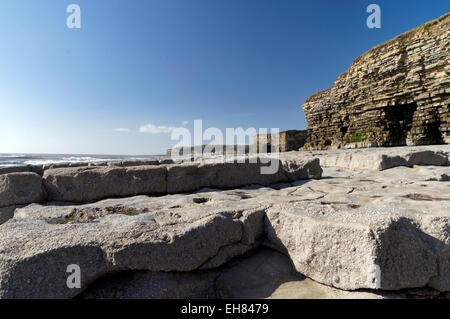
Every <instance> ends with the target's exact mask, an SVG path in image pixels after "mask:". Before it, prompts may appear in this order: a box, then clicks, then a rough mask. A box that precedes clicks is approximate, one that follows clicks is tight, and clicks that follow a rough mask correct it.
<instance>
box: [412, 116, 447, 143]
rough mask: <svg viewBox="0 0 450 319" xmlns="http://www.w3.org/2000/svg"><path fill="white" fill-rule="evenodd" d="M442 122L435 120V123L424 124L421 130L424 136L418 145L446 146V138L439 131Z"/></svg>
mask: <svg viewBox="0 0 450 319" xmlns="http://www.w3.org/2000/svg"><path fill="white" fill-rule="evenodd" d="M440 126H441V122H440V121H438V120H435V121H434V122H433V123H428V124H424V125H422V126H421V127H420V128H419V132H420V133H421V134H422V135H424V136H423V137H422V138H420V139H419V140H418V141H417V144H418V145H426V144H444V138H443V136H442V133H441V131H440V129H439V127H440Z"/></svg>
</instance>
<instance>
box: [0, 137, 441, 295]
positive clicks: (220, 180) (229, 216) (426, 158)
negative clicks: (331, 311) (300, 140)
mask: <svg viewBox="0 0 450 319" xmlns="http://www.w3.org/2000/svg"><path fill="white" fill-rule="evenodd" d="M449 154H450V146H449V145H442V146H423V147H400V148H387V149H360V150H339V151H320V152H288V153H280V154H279V155H280V157H279V159H278V161H279V168H278V170H277V171H276V173H275V174H268V175H262V174H260V168H261V167H262V166H264V165H267V164H262V163H261V162H257V163H249V159H250V158H251V155H249V156H246V157H245V156H244V157H240V158H239V157H234V158H228V159H225V160H224V158H223V157H220V156H214V157H210V158H207V159H203V160H200V159H194V160H193V161H192V160H191V161H186V162H183V163H176V164H163V163H159V162H158V163H154V164H153V165H148V163H141V162H140V163H133V164H143V165H137V166H134V165H130V166H128V165H124V164H123V163H122V166H120V164H118V165H117V166H115V165H111V164H110V165H109V166H96V165H90V166H79V167H57V168H45V169H43V170H42V172H41V174H39V173H36V172H30V171H28V172H23V171H20V172H14V169H13V168H9V171H8V172H7V173H0V207H1V208H0V222H1V223H2V224H1V225H0V233H1V234H2V236H0V297H2V298H72V297H76V296H78V297H80V298H222V297H228V298H245V297H248V298H253V297H254V298H302V296H303V297H307V296H314V298H360V297H361V298H404V297H411V296H415V297H446V296H447V297H448V292H449V291H450V232H449V229H450V197H449V191H448V190H449V187H450V181H449V180H450V178H449V177H450V166H449V165H450V161H449ZM268 156H273V155H261V158H262V157H268ZM244 158H247V162H243V163H240V162H239V161H238V159H240V161H242V159H244ZM357 163H359V166H358V165H356V164H357ZM70 264H76V265H79V267H80V269H81V287H80V288H76V289H71V288H69V287H68V286H67V284H66V280H67V276H68V273H67V271H66V269H67V266H68V265H70ZM374 267H379V274H380V276H378V277H377V275H376V272H374V271H373V270H374ZM251 269H255V270H251ZM258 269H260V271H261V273H260V275H259V276H255V275H250V274H251V273H254V272H255V271H257V270H258ZM375 269H376V268H375ZM244 284H245V286H246V287H247V288H246V289H244V287H243V286H242V285H244Z"/></svg>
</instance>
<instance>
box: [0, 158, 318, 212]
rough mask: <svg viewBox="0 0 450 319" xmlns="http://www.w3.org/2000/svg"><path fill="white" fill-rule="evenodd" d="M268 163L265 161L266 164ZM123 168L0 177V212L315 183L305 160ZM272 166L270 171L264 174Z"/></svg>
mask: <svg viewBox="0 0 450 319" xmlns="http://www.w3.org/2000/svg"><path fill="white" fill-rule="evenodd" d="M266 160H268V161H266ZM133 164H136V163H123V165H121V166H81V167H78V166H77V167H60V168H49V169H46V170H44V171H43V173H42V178H41V176H40V175H38V174H36V173H32V172H21V173H6V174H0V207H6V206H11V205H22V204H30V203H33V202H39V201H43V200H47V201H65V202H77V203H82V202H91V201H95V200H101V199H105V198H111V197H126V196H134V195H141V194H152V195H158V194H167V193H170V194H172V193H180V192H189V191H196V190H199V189H200V188H202V187H214V188H220V189H227V188H236V187H241V186H246V185H251V184H259V185H270V184H275V183H280V182H288V181H292V180H298V179H310V178H320V177H321V174H322V169H321V167H320V163H319V160H318V159H316V158H312V157H311V156H307V155H305V156H292V155H289V154H281V155H280V158H274V159H273V160H272V161H270V158H269V157H268V156H266V157H265V158H263V159H261V160H260V158H258V157H257V156H254V157H248V156H244V157H237V158H234V157H232V158H223V157H220V158H215V159H210V160H207V161H196V162H187V163H178V164H167V165H162V164H160V165H140V166H130V165H133ZM271 166H272V167H273V168H274V169H273V171H269V172H267V173H266V172H264V169H268V168H270V167H271Z"/></svg>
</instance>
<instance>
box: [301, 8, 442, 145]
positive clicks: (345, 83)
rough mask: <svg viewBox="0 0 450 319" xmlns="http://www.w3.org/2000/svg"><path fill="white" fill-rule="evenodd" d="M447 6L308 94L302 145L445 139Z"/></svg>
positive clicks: (427, 142)
mask: <svg viewBox="0 0 450 319" xmlns="http://www.w3.org/2000/svg"><path fill="white" fill-rule="evenodd" d="M449 35H450V13H447V14H446V15H444V16H442V17H440V18H439V19H436V20H433V21H430V22H428V23H426V24H424V25H422V26H420V27H417V28H415V29H413V30H410V31H408V32H406V33H404V34H401V35H399V36H398V37H396V38H394V39H392V40H390V41H388V42H385V43H383V44H381V45H378V46H376V47H374V48H373V49H371V50H370V51H368V52H366V53H364V54H363V55H361V56H359V57H358V58H357V59H356V60H355V61H354V62H353V63H352V65H351V66H350V69H349V70H347V71H345V72H344V73H343V74H342V75H340V76H339V77H338V79H337V80H336V82H335V83H334V85H333V86H332V87H331V88H329V89H327V90H324V91H321V92H317V93H315V94H314V95H312V96H311V97H309V98H308V99H307V100H306V101H305V103H304V105H303V110H304V112H305V114H306V119H307V121H308V126H309V128H308V139H307V143H306V145H305V149H327V148H342V147H370V146H399V145H423V144H440V143H449V142H450V113H449V101H450V77H449V75H450V54H449V52H450V49H449V48H450V44H449V38H450V37H449Z"/></svg>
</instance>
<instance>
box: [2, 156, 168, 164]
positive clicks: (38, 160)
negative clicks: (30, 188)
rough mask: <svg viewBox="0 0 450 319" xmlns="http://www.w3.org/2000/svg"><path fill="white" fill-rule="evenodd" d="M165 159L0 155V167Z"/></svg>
mask: <svg viewBox="0 0 450 319" xmlns="http://www.w3.org/2000/svg"><path fill="white" fill-rule="evenodd" d="M161 158H167V155H142V156H135V155H134V156H131V155H77V154H2V153H0V167H6V166H16V165H43V164H55V163H76V162H102V161H114V160H146V159H161Z"/></svg>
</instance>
